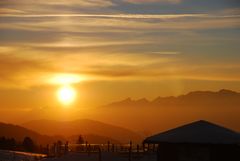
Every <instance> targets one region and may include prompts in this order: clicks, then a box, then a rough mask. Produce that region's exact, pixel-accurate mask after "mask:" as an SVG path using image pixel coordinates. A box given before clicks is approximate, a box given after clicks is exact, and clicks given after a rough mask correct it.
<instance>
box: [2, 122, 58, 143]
mask: <svg viewBox="0 0 240 161" xmlns="http://www.w3.org/2000/svg"><path fill="white" fill-rule="evenodd" d="M0 137H5V138H14V139H15V140H17V141H20V142H21V141H23V139H24V138H25V137H30V138H31V139H33V141H34V142H35V143H37V144H41V145H46V144H50V143H53V142H55V141H57V140H58V139H60V138H58V137H50V136H46V135H41V134H39V133H37V132H35V131H32V130H29V129H26V128H24V127H21V126H18V125H13V124H6V123H0Z"/></svg>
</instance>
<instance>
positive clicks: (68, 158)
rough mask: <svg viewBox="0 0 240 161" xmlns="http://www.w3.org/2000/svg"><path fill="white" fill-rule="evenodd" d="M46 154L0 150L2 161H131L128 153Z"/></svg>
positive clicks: (145, 159)
mask: <svg viewBox="0 0 240 161" xmlns="http://www.w3.org/2000/svg"><path fill="white" fill-rule="evenodd" d="M45 157H46V156H45V155H42V154H34V153H25V152H15V151H6V150H0V161H129V159H128V154H127V153H111V152H102V153H101V159H100V156H99V153H90V154H88V153H77V152H70V153H68V154H67V155H64V156H62V157H53V158H45ZM131 160H132V161H156V160H157V159H156V155H154V154H145V155H143V154H141V155H136V154H134V155H133V156H132V159H131Z"/></svg>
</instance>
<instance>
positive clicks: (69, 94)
mask: <svg viewBox="0 0 240 161" xmlns="http://www.w3.org/2000/svg"><path fill="white" fill-rule="evenodd" d="M57 96H58V100H59V101H60V102H61V103H62V104H64V105H69V104H71V103H73V101H74V100H75V98H76V91H75V90H74V89H73V88H72V87H71V86H63V87H61V88H60V89H59V90H58V92H57Z"/></svg>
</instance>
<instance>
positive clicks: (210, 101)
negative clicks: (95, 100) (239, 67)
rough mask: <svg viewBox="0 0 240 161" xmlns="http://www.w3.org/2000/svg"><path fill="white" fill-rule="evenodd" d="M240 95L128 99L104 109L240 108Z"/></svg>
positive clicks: (224, 92) (207, 93) (227, 92)
mask: <svg viewBox="0 0 240 161" xmlns="http://www.w3.org/2000/svg"><path fill="white" fill-rule="evenodd" d="M239 105H240V93H238V92H234V91H231V90H226V89H222V90H220V91H218V92H211V91H195V92H190V93H188V94H186V95H180V96H178V97H173V96H171V97H158V98H156V99H154V100H153V101H148V100H146V99H140V100H132V99H131V98H127V99H125V100H122V101H119V102H113V103H111V104H109V105H106V106H104V107H166V106H193V107H196V106H209V107H210V106H218V107H222V106H226V107H227V106H239Z"/></svg>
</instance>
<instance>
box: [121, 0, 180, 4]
mask: <svg viewBox="0 0 240 161" xmlns="http://www.w3.org/2000/svg"><path fill="white" fill-rule="evenodd" d="M123 1H125V2H129V3H135V4H141V3H155V2H163V3H172V4H176V3H180V2H181V1H182V0H123Z"/></svg>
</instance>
